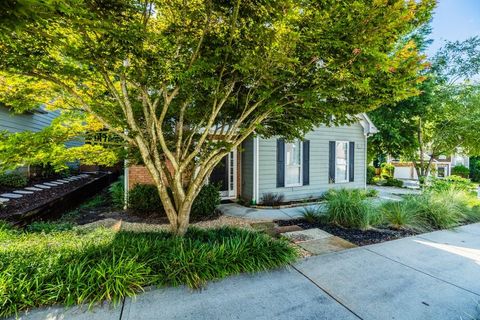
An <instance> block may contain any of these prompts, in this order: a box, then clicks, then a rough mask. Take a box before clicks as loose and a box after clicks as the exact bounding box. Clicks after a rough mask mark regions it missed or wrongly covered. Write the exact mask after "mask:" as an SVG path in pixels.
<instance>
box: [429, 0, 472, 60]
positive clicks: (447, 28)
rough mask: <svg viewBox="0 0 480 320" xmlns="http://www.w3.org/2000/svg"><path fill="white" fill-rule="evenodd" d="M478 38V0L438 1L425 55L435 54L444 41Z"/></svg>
mask: <svg viewBox="0 0 480 320" xmlns="http://www.w3.org/2000/svg"><path fill="white" fill-rule="evenodd" d="M472 36H480V0H438V5H437V8H436V9H435V11H434V15H433V20H432V34H431V38H432V39H433V43H432V45H431V46H430V47H429V48H428V50H427V54H428V55H429V56H432V55H434V54H435V52H436V50H438V49H439V48H440V47H441V46H442V45H443V43H444V42H445V40H448V41H455V40H460V41H462V40H465V39H467V38H469V37H472Z"/></svg>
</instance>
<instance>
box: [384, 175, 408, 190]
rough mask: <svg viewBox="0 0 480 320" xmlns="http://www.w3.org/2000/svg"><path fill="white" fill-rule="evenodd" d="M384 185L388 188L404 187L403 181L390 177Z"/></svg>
mask: <svg viewBox="0 0 480 320" xmlns="http://www.w3.org/2000/svg"><path fill="white" fill-rule="evenodd" d="M383 185H384V186H387V187H398V188H401V187H403V181H402V180H399V179H395V178H391V177H388V178H386V179H385V183H384V184H383Z"/></svg>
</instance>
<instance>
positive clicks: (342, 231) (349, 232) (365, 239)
mask: <svg viewBox="0 0 480 320" xmlns="http://www.w3.org/2000/svg"><path fill="white" fill-rule="evenodd" d="M275 222H276V223H277V224H278V225H279V226H281V227H283V226H290V225H298V226H299V227H301V228H302V229H312V228H319V229H322V230H324V231H326V232H328V233H330V234H333V235H334V236H337V237H340V238H343V239H345V240H348V241H350V242H352V243H354V244H356V245H357V246H366V245H369V244H374V243H380V242H385V241H390V240H395V239H400V238H405V237H409V236H413V235H416V234H417V233H415V232H413V231H411V230H393V229H383V228H376V229H370V230H358V229H347V228H343V227H340V226H336V225H332V224H326V223H319V222H315V223H310V222H307V221H306V220H304V219H297V220H289V221H285V220H278V221H275Z"/></svg>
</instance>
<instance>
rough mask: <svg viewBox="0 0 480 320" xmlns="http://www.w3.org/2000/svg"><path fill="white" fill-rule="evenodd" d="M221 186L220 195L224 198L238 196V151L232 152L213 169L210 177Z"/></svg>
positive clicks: (212, 181) (211, 181) (210, 180)
mask: <svg viewBox="0 0 480 320" xmlns="http://www.w3.org/2000/svg"><path fill="white" fill-rule="evenodd" d="M209 182H210V183H214V184H216V185H218V186H219V187H220V196H221V197H222V199H232V198H235V197H236V188H237V152H236V150H234V151H232V152H230V153H229V154H228V155H227V156H225V157H224V158H223V159H222V160H221V161H220V163H219V164H217V166H216V167H215V168H214V169H213V171H212V174H211V175H210V179H209Z"/></svg>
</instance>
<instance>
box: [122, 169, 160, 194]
mask: <svg viewBox="0 0 480 320" xmlns="http://www.w3.org/2000/svg"><path fill="white" fill-rule="evenodd" d="M136 184H154V182H153V179H152V176H151V175H150V172H148V170H147V168H145V167H144V166H137V165H135V166H130V167H128V190H130V189H132V188H133V186H134V185H136Z"/></svg>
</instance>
